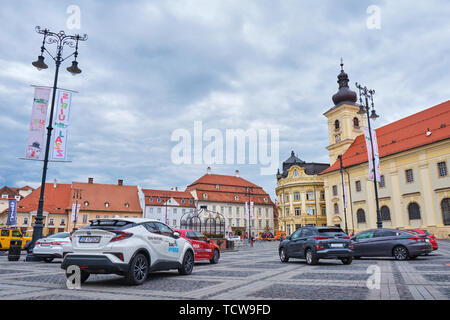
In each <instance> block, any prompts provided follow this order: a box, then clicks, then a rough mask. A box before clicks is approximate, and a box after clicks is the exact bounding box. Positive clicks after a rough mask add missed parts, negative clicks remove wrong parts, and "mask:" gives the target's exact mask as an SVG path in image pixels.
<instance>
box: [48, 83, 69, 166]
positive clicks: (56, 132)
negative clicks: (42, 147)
mask: <svg viewBox="0 0 450 320" xmlns="http://www.w3.org/2000/svg"><path fill="white" fill-rule="evenodd" d="M71 101H72V93H71V92H70V91H65V90H59V91H58V99H57V100H56V106H55V114H54V115H53V117H54V120H53V127H54V129H53V136H52V159H53V160H66V157H67V133H68V128H69V113H70V104H71Z"/></svg>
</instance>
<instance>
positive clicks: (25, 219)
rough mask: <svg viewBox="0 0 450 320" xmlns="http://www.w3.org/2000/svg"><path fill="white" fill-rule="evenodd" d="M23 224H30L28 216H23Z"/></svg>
mask: <svg viewBox="0 0 450 320" xmlns="http://www.w3.org/2000/svg"><path fill="white" fill-rule="evenodd" d="M23 225H24V226H26V225H28V217H23Z"/></svg>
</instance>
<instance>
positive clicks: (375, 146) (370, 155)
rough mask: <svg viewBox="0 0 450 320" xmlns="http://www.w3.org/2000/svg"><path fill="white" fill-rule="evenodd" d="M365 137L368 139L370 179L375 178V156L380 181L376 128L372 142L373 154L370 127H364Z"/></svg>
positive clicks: (376, 171) (377, 175)
mask: <svg viewBox="0 0 450 320" xmlns="http://www.w3.org/2000/svg"><path fill="white" fill-rule="evenodd" d="M363 131H364V137H365V140H366V148H367V160H368V163H369V180H371V181H373V179H374V168H373V161H372V158H375V174H376V177H377V181H380V177H381V170H380V155H379V153H378V143H377V136H376V133H375V130H372V142H373V152H374V153H373V154H372V145H371V141H370V134H369V129H368V128H363Z"/></svg>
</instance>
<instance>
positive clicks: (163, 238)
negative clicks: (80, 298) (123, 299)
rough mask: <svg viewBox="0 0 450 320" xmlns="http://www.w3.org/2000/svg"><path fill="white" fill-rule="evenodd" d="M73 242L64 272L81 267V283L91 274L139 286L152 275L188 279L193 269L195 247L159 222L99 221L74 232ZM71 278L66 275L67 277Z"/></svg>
mask: <svg viewBox="0 0 450 320" xmlns="http://www.w3.org/2000/svg"><path fill="white" fill-rule="evenodd" d="M71 241H72V245H71V246H70V247H69V248H70V250H71V251H70V252H64V260H63V262H62V263H61V268H62V269H64V270H67V268H68V267H69V266H72V265H75V266H78V267H79V268H80V270H81V279H80V280H81V282H84V281H86V280H87V279H88V278H89V275H90V274H91V273H92V274H94V273H96V274H100V273H101V274H109V273H113V274H118V275H123V276H124V277H125V278H126V280H127V282H128V283H130V284H134V285H139V284H142V283H143V282H144V281H145V279H146V278H147V276H148V273H149V272H151V271H158V270H170V269H178V272H179V273H180V274H182V275H188V274H191V272H192V269H193V266H194V250H193V249H192V245H191V244H190V243H189V242H188V241H187V240H185V239H183V238H180V237H179V233H178V232H174V231H173V230H172V229H171V228H170V227H169V226H167V225H166V224H164V223H162V222H160V221H157V220H152V219H143V218H130V219H128V218H118V219H96V220H92V221H90V225H87V226H86V227H83V228H81V229H79V230H77V231H75V232H74V233H73V234H72V235H71ZM66 272H67V271H66ZM71 274H72V273H66V275H67V277H69V276H70V275H71Z"/></svg>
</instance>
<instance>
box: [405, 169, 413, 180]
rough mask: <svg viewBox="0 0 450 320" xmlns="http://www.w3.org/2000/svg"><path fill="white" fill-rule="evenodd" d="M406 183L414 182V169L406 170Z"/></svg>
mask: <svg viewBox="0 0 450 320" xmlns="http://www.w3.org/2000/svg"><path fill="white" fill-rule="evenodd" d="M405 175H406V182H414V175H413V171H412V169H408V170H405Z"/></svg>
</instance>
